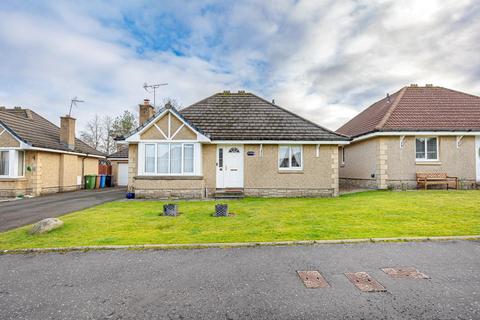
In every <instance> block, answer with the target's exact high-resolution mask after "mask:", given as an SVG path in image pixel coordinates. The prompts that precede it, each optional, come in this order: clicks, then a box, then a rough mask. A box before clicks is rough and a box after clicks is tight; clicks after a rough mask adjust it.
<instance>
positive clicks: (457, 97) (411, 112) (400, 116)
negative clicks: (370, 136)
mask: <svg viewBox="0 0 480 320" xmlns="http://www.w3.org/2000/svg"><path fill="white" fill-rule="evenodd" d="M466 130H480V97H478V96H474V95H471V94H467V93H463V92H459V91H455V90H451V89H447V88H442V87H433V86H425V87H417V86H410V87H404V88H402V89H401V90H400V91H398V92H396V93H394V94H392V95H391V96H390V97H389V98H384V99H382V100H380V101H378V102H376V103H374V104H373V105H371V106H370V107H368V108H367V109H365V110H364V111H363V112H361V113H360V114H358V115H357V116H356V117H354V118H353V119H351V120H350V121H349V122H347V123H346V124H345V125H343V126H342V127H341V128H340V129H338V130H337V132H338V133H341V134H344V135H348V136H351V137H356V136H360V135H363V134H366V133H370V132H375V131H466Z"/></svg>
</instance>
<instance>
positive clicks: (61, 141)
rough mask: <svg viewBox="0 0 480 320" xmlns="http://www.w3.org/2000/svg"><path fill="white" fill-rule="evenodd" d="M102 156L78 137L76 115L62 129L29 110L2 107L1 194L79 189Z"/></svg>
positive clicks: (61, 125) (0, 132) (0, 122)
mask: <svg viewBox="0 0 480 320" xmlns="http://www.w3.org/2000/svg"><path fill="white" fill-rule="evenodd" d="M101 158H105V157H104V155H103V154H102V153H101V152H99V151H97V150H95V149H93V148H91V147H89V146H88V145H87V144H85V143H84V142H83V141H81V140H79V139H76V138H75V119H74V118H72V117H69V116H65V117H61V120H60V128H59V127H57V126H56V125H54V124H53V123H51V122H50V121H48V120H47V119H45V118H43V117H42V116H40V115H39V114H37V113H35V112H34V111H32V110H30V109H23V108H20V107H15V108H13V109H7V108H5V107H0V197H12V196H18V195H34V196H37V195H43V194H47V193H54V192H62V191H70V190H76V189H78V188H80V187H81V186H82V180H83V176H84V175H86V174H97V173H98V159H101Z"/></svg>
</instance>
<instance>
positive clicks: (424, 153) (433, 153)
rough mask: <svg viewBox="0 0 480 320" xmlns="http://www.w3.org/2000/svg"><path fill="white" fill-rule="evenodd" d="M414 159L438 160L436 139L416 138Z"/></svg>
mask: <svg viewBox="0 0 480 320" xmlns="http://www.w3.org/2000/svg"><path fill="white" fill-rule="evenodd" d="M415 159H417V160H438V139H437V138H436V137H422V138H416V139H415Z"/></svg>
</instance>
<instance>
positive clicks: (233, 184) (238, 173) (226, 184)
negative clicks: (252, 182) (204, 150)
mask: <svg viewBox="0 0 480 320" xmlns="http://www.w3.org/2000/svg"><path fill="white" fill-rule="evenodd" d="M217 188H219V189H224V188H243V146H241V145H218V147H217Z"/></svg>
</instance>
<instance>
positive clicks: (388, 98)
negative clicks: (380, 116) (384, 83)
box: [387, 92, 391, 103]
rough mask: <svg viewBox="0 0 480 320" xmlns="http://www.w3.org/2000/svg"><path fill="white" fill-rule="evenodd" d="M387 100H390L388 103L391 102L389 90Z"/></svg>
mask: <svg viewBox="0 0 480 320" xmlns="http://www.w3.org/2000/svg"><path fill="white" fill-rule="evenodd" d="M387 100H388V103H390V102H391V101H390V93H388V92H387Z"/></svg>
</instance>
